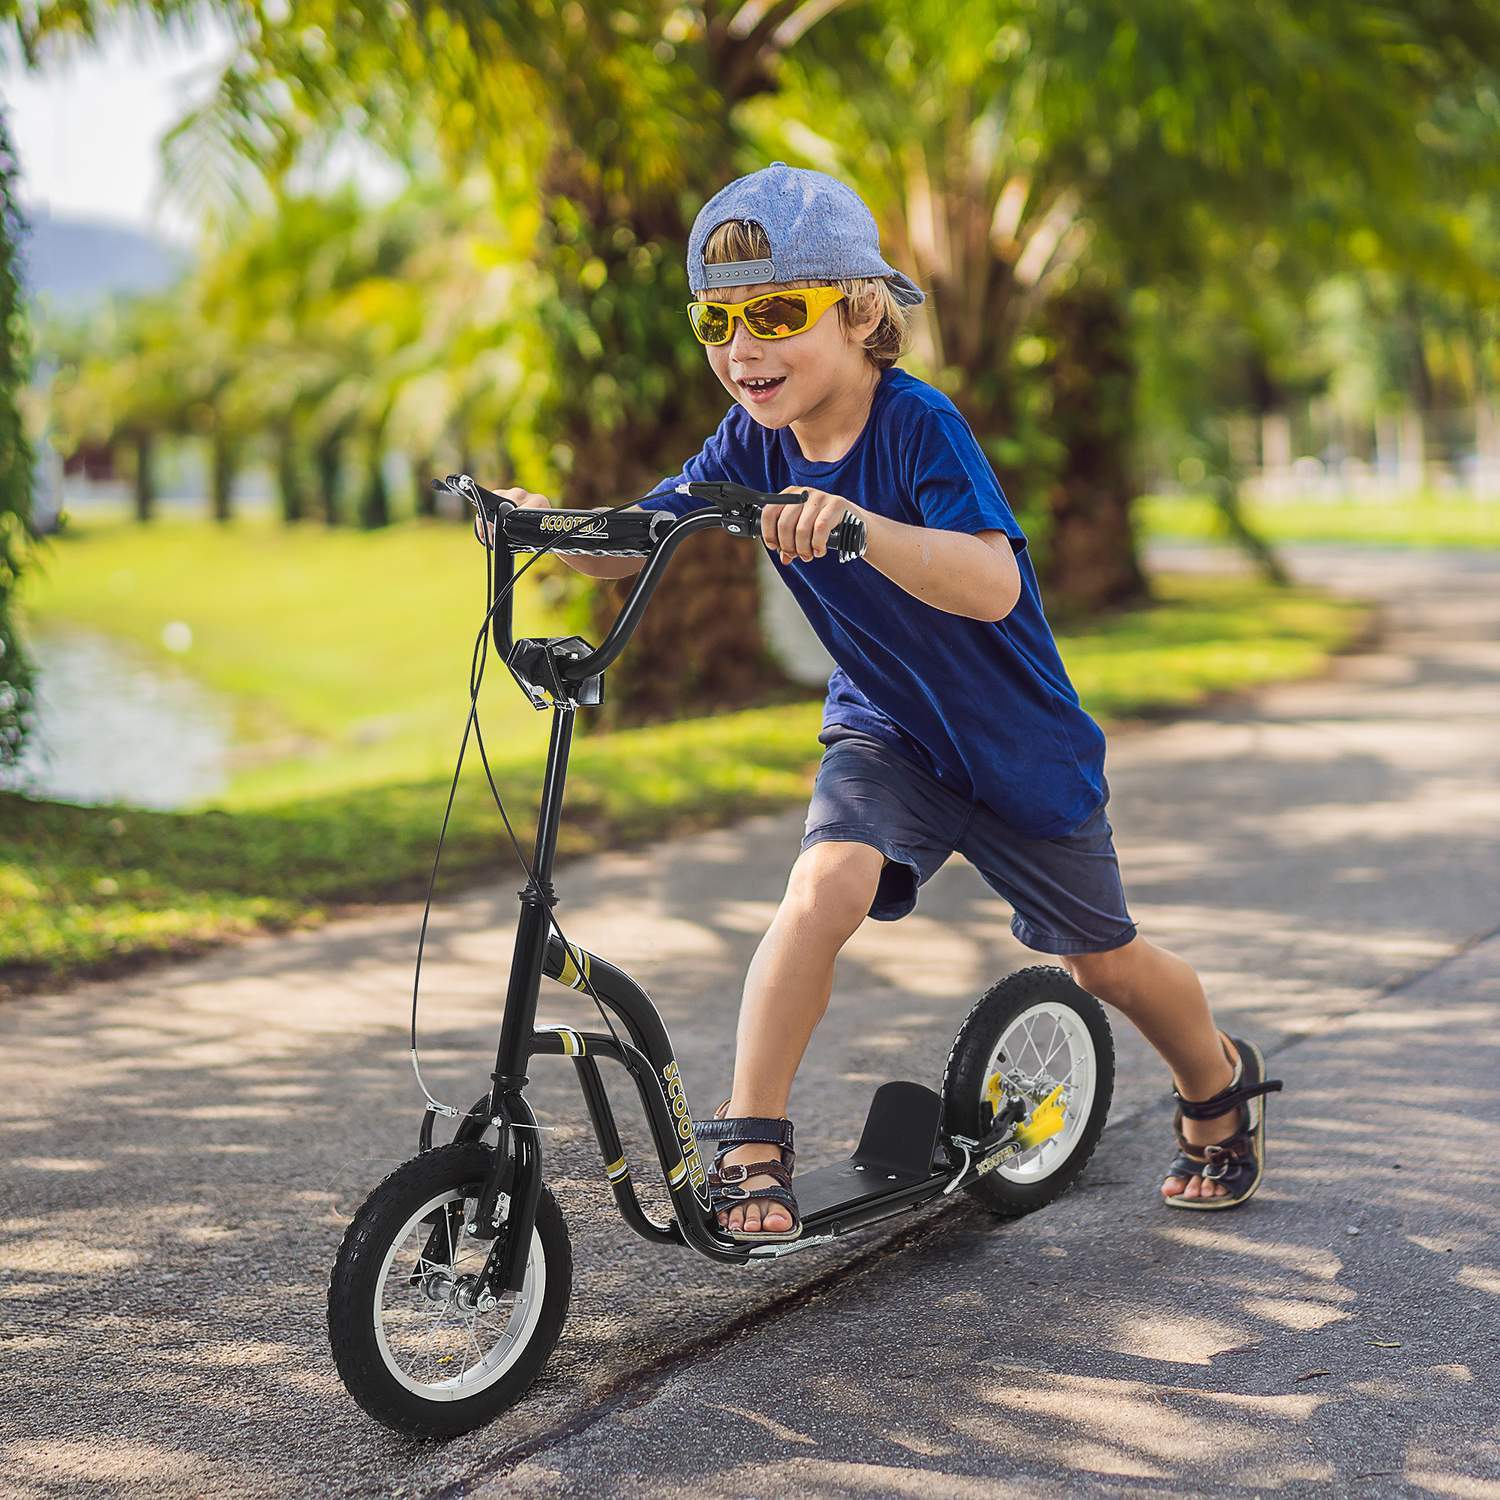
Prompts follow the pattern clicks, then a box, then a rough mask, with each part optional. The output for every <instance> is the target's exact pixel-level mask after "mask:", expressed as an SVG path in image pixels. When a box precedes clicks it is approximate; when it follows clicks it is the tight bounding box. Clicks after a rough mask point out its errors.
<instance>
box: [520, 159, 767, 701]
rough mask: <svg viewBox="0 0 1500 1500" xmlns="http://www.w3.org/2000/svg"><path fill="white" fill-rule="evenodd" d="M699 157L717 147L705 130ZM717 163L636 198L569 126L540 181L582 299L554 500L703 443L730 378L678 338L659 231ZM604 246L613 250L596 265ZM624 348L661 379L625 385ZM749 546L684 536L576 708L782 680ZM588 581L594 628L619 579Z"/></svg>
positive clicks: (665, 239) (671, 223)
mask: <svg viewBox="0 0 1500 1500" xmlns="http://www.w3.org/2000/svg"><path fill="white" fill-rule="evenodd" d="M704 159H705V160H709V159H712V160H714V161H715V162H717V161H718V160H722V159H723V158H722V157H717V156H715V154H714V153H713V152H712V151H710V150H708V148H707V146H706V145H705V157H704ZM712 175H713V176H714V179H715V180H714V181H713V183H712V186H708V185H707V180H706V179H705V181H704V182H703V183H698V184H693V185H689V189H690V190H688V191H685V192H679V191H672V192H666V191H661V190H658V191H657V192H656V194H655V195H654V196H653V197H651V198H641V197H627V196H626V195H624V194H623V193H620V192H618V191H613V190H610V189H608V188H606V187H605V186H604V185H602V183H601V181H600V170H599V165H598V163H597V162H595V161H593V160H591V159H590V158H589V157H587V156H586V155H585V154H584V153H582V152H581V151H580V150H579V148H578V147H577V146H576V145H574V144H573V142H572V141H571V140H566V139H565V140H564V141H563V142H560V143H559V144H558V146H557V147H556V148H555V149H554V152H553V156H552V158H551V160H550V161H549V163H548V167H547V172H546V175H545V179H544V185H543V203H544V205H545V207H546V211H547V219H546V221H545V231H544V232H545V234H546V245H545V260H546V262H547V269H548V270H549V271H550V273H551V275H552V278H553V282H554V285H556V286H557V287H558V288H559V289H560V295H561V296H562V297H563V298H564V299H565V300H567V301H570V302H572V303H573V304H574V306H573V307H572V308H571V309H569V312H570V315H571V316H570V317H569V318H566V319H559V320H558V324H557V326H558V327H559V329H560V330H562V332H560V334H559V339H560V341H565V343H566V347H563V348H560V349H559V351H558V355H557V362H558V367H559V368H560V369H564V370H566V371H567V376H566V379H564V380H560V381H559V382H558V386H557V389H556V393H555V395H554V397H553V399H552V402H551V404H550V407H549V410H548V411H547V412H546V413H544V414H543V418H542V420H543V421H544V422H545V424H546V429H545V430H548V431H550V432H553V433H555V434H556V436H557V439H558V441H559V442H560V443H561V444H562V445H563V447H564V449H565V450H566V452H567V454H568V455H569V458H568V461H567V463H566V474H565V478H564V481H563V485H562V489H561V493H560V494H559V495H558V496H556V497H554V498H555V499H556V501H557V503H559V504H562V505H566V506H577V507H593V506H602V505H613V504H618V503H620V502H621V501H624V500H628V499H629V498H630V497H631V496H633V495H639V494H643V493H645V492H646V491H647V490H648V489H651V488H654V486H655V485H656V483H657V482H658V481H659V480H660V479H661V478H662V477H663V476H664V475H667V474H670V473H672V472H674V470H675V469H676V468H677V467H678V466H679V465H680V464H681V463H682V462H684V461H685V460H686V459H687V458H689V457H691V455H692V454H694V453H695V452H697V450H698V449H699V448H700V447H701V446H702V444H703V441H704V440H705V439H706V438H707V437H708V436H709V435H710V434H711V433H712V432H713V430H714V429H715V428H716V427H717V425H718V423H719V419H720V418H721V417H722V415H723V409H724V406H723V403H724V393H723V390H722V388H721V387H719V385H718V382H717V381H716V380H715V379H714V377H713V375H712V373H711V372H710V370H709V368H708V365H707V361H706V360H704V359H703V357H702V354H701V351H700V350H699V349H698V347H697V345H696V344H691V345H689V344H686V343H685V341H684V337H683V329H684V328H685V326H686V320H685V318H684V316H683V313H682V308H683V305H684V304H685V303H686V301H687V300H688V289H687V285H686V277H685V273H684V270H683V267H682V265H681V262H680V260H679V259H678V255H677V252H675V251H674V253H673V255H672V256H670V257H655V256H652V255H651V253H650V247H653V246H661V245H670V246H674V247H676V246H682V245H685V244H686V243H687V239H688V231H689V229H690V227H691V225H690V222H689V221H687V220H686V219H685V218H684V216H683V207H682V205H683V204H684V203H688V202H692V201H694V200H697V201H701V200H702V199H706V198H707V197H708V196H710V194H711V192H712V191H714V190H716V189H717V188H718V187H720V186H722V183H720V182H718V181H717V175H718V174H717V172H715V173H713V174H712ZM692 187H698V188H701V189H702V191H701V192H694V191H692V190H691V188H692ZM580 219H581V220H582V221H583V225H582V227H581V228H580V227H579V220H580ZM595 261H599V262H602V263H603V266H604V271H603V274H602V275H601V274H599V271H598V266H597V265H593V264H592V263H593V262H595ZM574 318H576V319H577V321H578V323H579V324H582V325H584V326H587V327H589V328H591V329H592V330H593V331H594V333H595V334H596V336H597V340H596V341H595V342H592V343H591V344H590V346H589V348H588V349H587V350H584V349H581V348H580V347H579V346H578V342H577V339H576V334H575V333H574V332H573V331H572V330H573V328H574V327H575V326H576V325H575V324H574V323H573V319H574ZM679 324H681V326H679ZM623 350H628V351H629V356H630V357H629V361H628V363H629V364H630V365H631V366H633V367H634V368H635V369H637V370H641V371H652V372H655V379H654V381H653V382H651V384H652V385H654V387H655V390H654V391H649V392H642V391H640V390H635V391H630V392H620V391H619V389H618V387H619V383H620V376H619V373H618V371H619V365H620V356H621V351H623ZM642 384H644V382H642ZM622 395H623V396H624V399H623V400H621V399H619V398H620V396H622ZM513 482H518V483H522V484H525V483H527V479H526V476H517V477H516V479H515V480H514V481H513ZM755 561H756V560H755V556H754V553H753V549H752V548H751V547H749V546H746V545H745V544H744V543H743V542H742V541H740V540H739V539H736V538H731V537H729V536H728V535H725V534H722V533H721V534H708V535H703V536H695V537H693V538H692V540H691V541H689V542H687V543H685V544H684V545H683V546H682V548H681V549H680V550H679V551H678V552H677V553H676V554H675V555H674V557H673V558H672V562H671V566H670V568H669V570H668V572H667V574H666V577H665V578H664V580H663V581H662V584H661V586H660V587H659V588H658V589H657V591H656V593H655V594H654V595H653V596H652V599H651V604H650V606H649V608H648V609H647V611H646V613H645V616H644V617H643V619H642V621H641V624H640V626H639V628H638V629H637V631H636V633H635V635H634V636H633V638H632V640H631V644H630V646H629V647H628V649H627V650H626V651H625V653H624V655H623V656H622V657H621V658H620V659H619V661H618V662H617V663H616V664H615V665H614V666H613V667H612V668H611V669H610V673H609V679H608V683H607V687H606V692H607V700H606V702H605V704H604V706H603V708H602V709H600V710H598V711H596V712H594V713H592V714H589V715H585V716H584V717H583V719H582V722H583V723H584V724H585V725H587V726H589V727H590V728H596V727H597V728H604V727H619V726H622V725H626V724H640V723H645V722H649V721H651V720H657V719H669V718H678V717H682V716H685V715H696V714H708V713H714V712H720V711H724V710H728V709H734V708H741V707H744V706H746V705H749V704H752V703H756V702H764V701H766V700H767V699H768V698H770V697H772V696H779V695H781V694H783V693H785V692H786V691H787V690H788V687H789V683H788V679H787V677H786V676H785V674H784V673H783V672H782V671H781V669H780V668H779V667H778V666H777V665H776V663H775V660H774V659H773V657H772V656H771V653H770V650H769V648H768V647H767V645H766V642H765V639H764V636H763V634H762V631H761V625H760V610H759V603H760V594H759V583H758V578H757V569H756V566H755ZM586 587H587V588H588V590H589V594H590V598H589V607H588V612H589V617H590V620H591V625H592V631H593V636H592V638H593V639H594V641H595V642H596V643H597V642H598V641H599V640H600V639H602V638H603V635H604V632H605V631H606V629H607V628H608V626H609V624H610V622H611V621H612V620H613V619H614V617H615V615H616V613H617V611H618V609H619V604H620V601H621V599H622V598H623V597H624V588H623V587H622V586H621V584H620V583H619V582H614V581H598V582H594V581H590V583H589V584H588V585H586Z"/></svg>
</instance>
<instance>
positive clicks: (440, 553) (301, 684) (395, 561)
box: [22, 519, 564, 805]
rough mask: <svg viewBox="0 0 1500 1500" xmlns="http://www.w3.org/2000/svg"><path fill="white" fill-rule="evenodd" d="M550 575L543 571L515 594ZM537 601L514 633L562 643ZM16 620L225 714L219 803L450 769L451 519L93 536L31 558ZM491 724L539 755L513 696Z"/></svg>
mask: <svg viewBox="0 0 1500 1500" xmlns="http://www.w3.org/2000/svg"><path fill="white" fill-rule="evenodd" d="M562 566H563V564H560V563H555V562H553V561H552V560H551V559H546V560H544V561H543V562H541V563H539V564H538V565H537V567H536V568H535V569H534V570H533V573H532V575H531V577H529V578H528V580H527V582H528V583H532V582H533V580H536V579H539V578H544V577H545V571H544V570H546V569H549V568H551V569H557V568H560V567H562ZM546 592H547V586H546V584H545V583H543V584H542V586H541V587H537V586H532V587H530V588H526V589H522V590H521V591H520V594H521V597H520V600H519V603H518V607H517V610H516V630H517V634H520V635H525V634H537V635H546V634H553V633H561V632H562V630H563V628H564V627H563V625H562V622H561V621H560V619H559V618H558V615H557V611H556V610H555V609H553V608H550V607H549V606H548V604H547V601H546V598H545V595H546ZM22 605H23V611H24V615H25V617H26V620H27V621H28V623H29V624H30V625H32V626H33V627H34V628H38V629H45V628H46V627H47V625H48V624H49V623H53V622H56V623H59V624H60V623H68V624H71V625H75V626H86V627H89V628H92V629H96V630H100V631H104V632H107V633H109V634H111V635H118V636H124V637H126V638H127V639H129V640H131V641H133V642H135V643H136V644H138V645H140V646H143V647H145V648H146V649H147V650H148V651H149V652H151V653H153V654H155V655H157V656H160V657H162V658H165V659H171V660H173V661H175V662H176V663H177V664H178V665H180V666H181V667H183V668H184V669H185V670H186V671H188V672H189V673H191V674H192V675H193V676H194V677H195V678H197V679H198V680H199V681H200V682H202V683H203V684H204V686H206V687H208V688H210V689H212V690H214V691H216V692H218V693H221V694H223V695H224V696H225V697H226V698H228V699H229V700H230V701H231V702H232V703H233V705H234V707H235V711H236V718H235V727H236V738H237V740H238V742H239V745H240V749H239V750H238V752H237V755H236V764H237V770H236V772H235V775H234V778H233V780H232V783H231V786H230V789H229V793H228V795H227V797H226V799H225V800H226V801H227V802H228V803H230V804H244V805H253V804H258V803H264V802H267V801H272V800H276V799H277V798H282V797H288V796H297V795H305V794H309V793H314V792H318V791H330V790H336V789H338V788H340V787H345V786H350V785H363V786H371V785H376V784H379V783H381V782H384V781H389V780H391V779H393V778H403V777H424V776H433V775H436V774H437V773H438V772H439V770H440V769H441V767H442V765H443V764H444V763H445V762H446V763H447V764H449V765H451V764H452V760H453V755H454V752H455V750H456V747H457V740H458V735H460V734H461V733H462V731H463V722H464V711H463V704H464V703H465V702H466V700H467V693H466V684H467V682H468V673H469V658H470V653H471V651H472V649H473V644H474V636H475V632H476V630H477V628H478V624H479V621H480V620H481V619H483V617H484V611H485V608H486V599H485V579H484V553H483V551H482V550H481V549H480V547H479V546H478V544H477V543H476V542H475V541H474V539H473V537H472V536H471V535H470V533H469V532H468V531H467V530H466V529H465V528H464V527H463V526H460V525H457V524H455V523H453V522H451V521H445V522H435V521H428V522H423V521H410V522H407V523H405V524H402V525H399V526H391V527H387V528H384V529H383V530H378V531H356V530H352V529H335V530H328V529H326V528H322V527H317V526H303V527H295V528H286V527H283V526H282V525H281V524H280V523H279V522H275V521H272V520H270V519H244V520H238V521H235V522H233V523H231V524H229V525H227V526H223V527H220V526H213V525H206V524H204V523H203V522H201V521H190V520H184V521H162V522H154V523H153V524H152V525H150V526H148V527H142V526H137V525H134V524H130V523H126V522H115V523H102V524H101V523H94V524H90V525H86V526H79V527H76V528H75V529H73V530H72V531H71V532H69V533H68V534H66V535H64V536H63V537H61V538H58V539H56V540H55V541H54V542H53V543H52V544H51V545H50V546H48V547H47V548H45V549H44V550H43V551H42V552H41V554H40V555H39V565H38V566H37V567H36V568H35V569H34V570H33V571H32V572H31V573H30V574H29V575H28V576H27V579H26V583H25V587H24V590H23V594H22ZM172 625H186V626H187V627H188V630H189V632H191V645H190V646H189V647H188V649H187V650H186V651H184V652H180V653H173V652H171V651H169V650H168V648H167V646H166V645H165V644H164V640H163V637H164V633H165V632H166V631H167V627H169V626H172ZM500 675H503V672H502V673H501V674H500ZM493 712H494V714H495V716H496V722H495V725H494V729H493V732H494V733H495V734H496V736H497V737H501V736H503V737H504V738H505V739H507V740H509V741H512V742H514V743H515V744H516V745H517V748H521V747H525V748H536V747H540V746H545V745H546V742H547V727H546V722H545V720H544V719H543V718H542V716H541V715H538V714H537V713H536V712H535V711H534V710H532V709H531V708H529V707H528V706H527V705H526V704H525V703H524V702H523V701H522V700H521V698H520V696H519V694H515V695H511V696H510V697H508V698H506V699H505V700H503V701H502V703H500V704H497V706H496V708H495V709H494V710H493Z"/></svg>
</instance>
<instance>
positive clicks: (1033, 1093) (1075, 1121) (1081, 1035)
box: [980, 1000, 1098, 1184]
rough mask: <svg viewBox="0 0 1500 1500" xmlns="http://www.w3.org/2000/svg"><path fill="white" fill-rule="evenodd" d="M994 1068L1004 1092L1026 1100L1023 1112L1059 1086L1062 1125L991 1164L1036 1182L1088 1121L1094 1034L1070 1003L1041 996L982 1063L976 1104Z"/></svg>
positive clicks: (1068, 1150)
mask: <svg viewBox="0 0 1500 1500" xmlns="http://www.w3.org/2000/svg"><path fill="white" fill-rule="evenodd" d="M1002 1057H1003V1058H1004V1061H1003V1062H1002V1060H1001V1059H1002ZM997 1072H998V1073H999V1074H1000V1079H1001V1087H1002V1089H1003V1090H1004V1093H1005V1095H1006V1096H1011V1097H1013V1096H1015V1095H1017V1094H1019V1095H1020V1096H1021V1097H1022V1098H1025V1099H1027V1100H1028V1101H1029V1106H1030V1107H1029V1108H1028V1110H1027V1113H1028V1114H1029V1113H1030V1112H1031V1109H1034V1108H1035V1107H1036V1104H1037V1103H1038V1102H1040V1099H1042V1098H1045V1097H1046V1096H1047V1095H1048V1094H1050V1093H1051V1092H1052V1090H1053V1089H1054V1088H1056V1087H1057V1086H1058V1085H1059V1084H1060V1085H1061V1086H1062V1103H1063V1128H1062V1129H1061V1130H1060V1131H1059V1132H1058V1133H1057V1134H1056V1135H1054V1136H1052V1137H1051V1138H1050V1139H1049V1140H1045V1141H1043V1142H1042V1143H1041V1145H1039V1146H1033V1147H1032V1148H1031V1150H1029V1151H1023V1152H1022V1153H1021V1155H1019V1156H1016V1157H1013V1158H1012V1159H1011V1160H1010V1161H1008V1162H1005V1163H1003V1164H1002V1165H1000V1166H999V1167H997V1168H996V1169H995V1170H996V1172H998V1173H999V1175H1000V1176H1002V1177H1004V1178H1007V1179H1008V1180H1009V1181H1011V1182H1018V1183H1023V1184H1029V1183H1036V1182H1040V1181H1041V1180H1042V1179H1043V1178H1044V1177H1050V1176H1051V1175H1052V1174H1053V1173H1054V1172H1055V1171H1057V1169H1058V1168H1059V1167H1060V1166H1062V1164H1063V1163H1064V1162H1065V1161H1067V1159H1068V1158H1069V1157H1070V1156H1071V1155H1072V1154H1073V1148H1074V1147H1075V1146H1077V1144H1078V1142H1079V1140H1080V1139H1081V1138H1082V1136H1083V1131H1084V1127H1085V1126H1086V1125H1087V1124H1088V1120H1089V1115H1090V1113H1091V1112H1092V1110H1093V1107H1094V1086H1095V1083H1096V1080H1097V1074H1098V1069H1097V1066H1096V1060H1095V1056H1094V1039H1093V1037H1092V1036H1090V1035H1089V1029H1088V1027H1087V1026H1085V1025H1084V1023H1083V1017H1082V1016H1080V1015H1079V1014H1078V1012H1077V1011H1076V1010H1074V1009H1073V1008H1072V1007H1071V1006H1068V1005H1059V1004H1057V1002H1056V1001H1053V1000H1043V1001H1041V1002H1039V1003H1038V1004H1036V1005H1030V1006H1027V1008H1026V1009H1025V1010H1023V1011H1022V1012H1021V1014H1020V1015H1018V1016H1017V1017H1016V1018H1015V1020H1013V1021H1012V1022H1011V1023H1010V1025H1009V1026H1007V1027H1006V1028H1005V1030H1004V1032H1003V1033H1002V1034H1001V1036H1000V1040H999V1041H998V1042H996V1043H995V1047H994V1050H993V1051H992V1052H991V1053H990V1055H989V1060H988V1061H987V1062H986V1063H985V1066H984V1080H985V1081H984V1083H981V1085H980V1088H981V1094H980V1100H981V1103H982V1102H983V1098H984V1095H983V1092H982V1090H983V1089H984V1087H985V1085H986V1084H987V1083H988V1081H989V1079H990V1078H991V1077H993V1076H994V1074H995V1073H997ZM1023 1084H1024V1087H1023V1086H1022V1085H1023Z"/></svg>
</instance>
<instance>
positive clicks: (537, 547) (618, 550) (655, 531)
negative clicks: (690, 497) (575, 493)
mask: <svg viewBox="0 0 1500 1500" xmlns="http://www.w3.org/2000/svg"><path fill="white" fill-rule="evenodd" d="M501 504H502V505H504V504H505V502H504V501H502V502H501ZM676 521H677V518H676V517H675V516H674V515H672V514H671V513H670V512H669V511H664V510H655V511H645V512H642V511H635V512H630V511H615V512H613V513H610V512H608V511H599V510H559V509H549V510H543V509H541V507H540V506H535V507H521V506H516V507H515V508H514V509H509V510H503V511H502V512H501V514H500V518H499V528H500V530H501V532H502V533H503V534H504V536H505V539H506V541H507V542H509V543H510V545H511V548H512V550H513V551H516V552H540V551H542V550H543V549H544V548H545V549H546V550H547V551H548V552H572V553H592V554H595V555H604V556H607V557H649V556H650V555H651V554H652V553H653V552H654V551H655V550H656V547H657V544H658V543H659V542H660V541H661V539H662V537H663V536H664V535H665V534H666V533H667V532H668V531H670V530H671V529H672V527H673V526H674V525H675V524H676Z"/></svg>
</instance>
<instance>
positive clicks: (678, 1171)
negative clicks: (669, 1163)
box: [667, 1161, 688, 1188]
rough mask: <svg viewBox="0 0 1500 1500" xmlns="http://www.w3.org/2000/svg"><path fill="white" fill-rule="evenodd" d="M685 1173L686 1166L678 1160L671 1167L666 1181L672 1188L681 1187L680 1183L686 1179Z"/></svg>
mask: <svg viewBox="0 0 1500 1500" xmlns="http://www.w3.org/2000/svg"><path fill="white" fill-rule="evenodd" d="M687 1174H688V1172H687V1168H686V1167H685V1166H684V1165H683V1164H682V1163H681V1162H680V1161H679V1162H678V1163H677V1165H676V1166H675V1167H673V1168H672V1170H671V1172H670V1174H669V1175H668V1177H667V1181H668V1182H670V1183H671V1184H672V1186H673V1187H674V1188H675V1187H681V1186H682V1184H683V1183H684V1182H686V1181H687Z"/></svg>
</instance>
